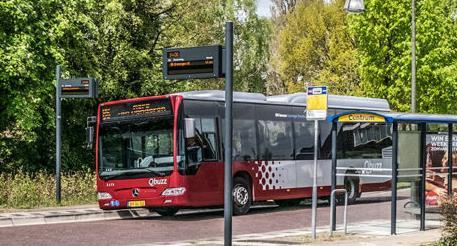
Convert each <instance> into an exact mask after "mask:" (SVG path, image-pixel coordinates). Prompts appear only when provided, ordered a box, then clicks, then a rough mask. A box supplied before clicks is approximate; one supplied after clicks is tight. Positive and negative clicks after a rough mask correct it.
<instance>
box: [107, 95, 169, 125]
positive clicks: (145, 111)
mask: <svg viewBox="0 0 457 246" xmlns="http://www.w3.org/2000/svg"><path fill="white" fill-rule="evenodd" d="M171 114H172V110H171V104H170V101H169V100H154V101H139V102H131V103H122V104H114V105H108V106H102V107H101V120H102V121H104V122H106V121H117V120H125V119H130V118H134V117H151V116H166V115H171Z"/></svg>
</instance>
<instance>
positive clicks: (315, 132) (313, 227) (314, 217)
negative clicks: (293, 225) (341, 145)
mask: <svg viewBox="0 0 457 246" xmlns="http://www.w3.org/2000/svg"><path fill="white" fill-rule="evenodd" d="M318 127H319V121H318V120H315V121H314V167H313V194H312V196H313V201H312V215H311V227H312V236H313V239H316V214H317V211H316V210H317V148H318V146H317V144H318V141H317V138H318V132H319V129H318Z"/></svg>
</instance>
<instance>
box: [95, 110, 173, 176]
mask: <svg viewBox="0 0 457 246" xmlns="http://www.w3.org/2000/svg"><path fill="white" fill-rule="evenodd" d="M172 170H173V118H172V117H166V118H164V117H161V118H158V119H155V120H142V121H134V122H132V121H129V122H112V123H107V124H102V125H101V126H100V142H99V175H100V177H101V178H103V179H113V178H129V177H131V178H138V177H153V176H165V175H169V174H170V173H171V171H172Z"/></svg>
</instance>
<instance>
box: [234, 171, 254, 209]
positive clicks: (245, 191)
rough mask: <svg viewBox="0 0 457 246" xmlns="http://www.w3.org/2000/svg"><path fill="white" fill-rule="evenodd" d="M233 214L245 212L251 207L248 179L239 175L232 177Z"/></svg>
mask: <svg viewBox="0 0 457 246" xmlns="http://www.w3.org/2000/svg"><path fill="white" fill-rule="evenodd" d="M232 195H233V214H234V215H242V214H246V213H247V212H248V211H249V209H250V208H251V203H252V194H251V187H250V185H249V181H247V180H246V179H244V178H241V177H235V178H234V179H233V191H232Z"/></svg>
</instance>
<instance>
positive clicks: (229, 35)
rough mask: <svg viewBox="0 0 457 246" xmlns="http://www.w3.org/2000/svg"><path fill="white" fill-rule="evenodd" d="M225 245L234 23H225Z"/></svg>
mask: <svg viewBox="0 0 457 246" xmlns="http://www.w3.org/2000/svg"><path fill="white" fill-rule="evenodd" d="M225 52H226V55H225V66H226V67H225V144H224V145H225V150H224V153H225V162H224V245H225V246H228V245H232V206H233V205H232V203H233V202H232V200H233V197H232V186H233V185H232V123H233V120H232V100H233V86H232V79H233V23H232V22H226V23H225Z"/></svg>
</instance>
